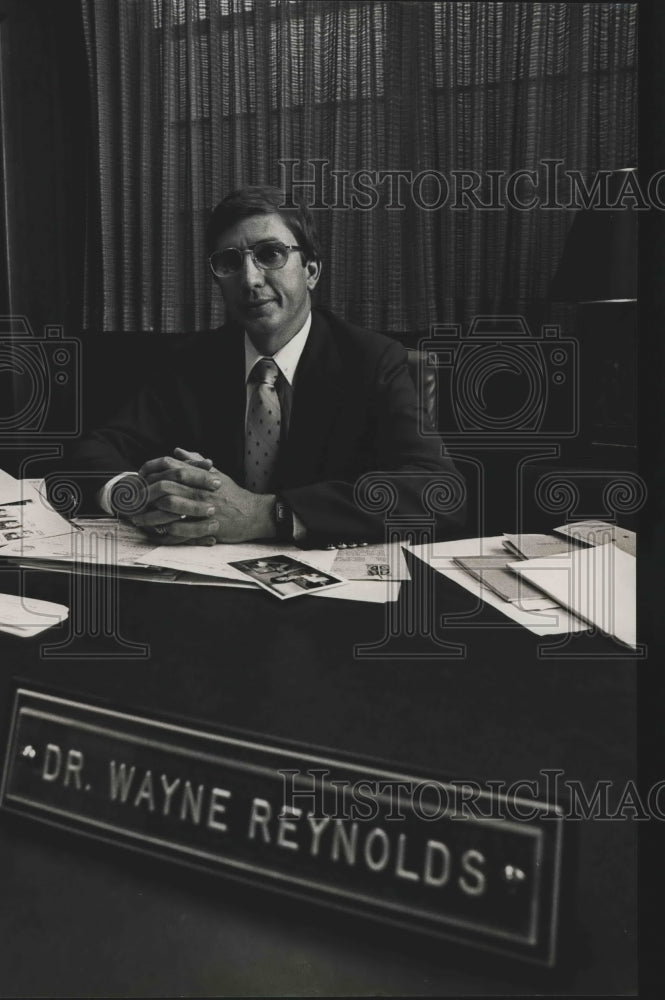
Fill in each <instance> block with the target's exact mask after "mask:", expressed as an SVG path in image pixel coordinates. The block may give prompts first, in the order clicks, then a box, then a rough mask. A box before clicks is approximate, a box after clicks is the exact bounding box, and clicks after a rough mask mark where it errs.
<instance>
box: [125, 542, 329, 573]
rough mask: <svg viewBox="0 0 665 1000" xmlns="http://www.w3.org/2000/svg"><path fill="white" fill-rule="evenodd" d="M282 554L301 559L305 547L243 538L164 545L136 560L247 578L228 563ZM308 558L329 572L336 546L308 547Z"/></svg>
mask: <svg viewBox="0 0 665 1000" xmlns="http://www.w3.org/2000/svg"><path fill="white" fill-rule="evenodd" d="M279 555H289V556H291V557H292V558H294V559H301V558H302V556H303V550H302V549H299V548H298V547H297V546H295V545H278V546H275V545H267V544H265V543H262V542H243V543H242V544H239V545H226V544H223V543H222V544H218V545H174V546H171V545H162V546H160V547H159V548H157V549H153V550H152V552H149V553H147V554H146V555H143V556H141V557H140V558H139V559H137V560H136V561H137V562H138V563H141V564H142V565H147V566H163V567H165V568H166V569H178V570H185V571H186V572H189V573H201V574H203V575H204V576H217V577H221V578H222V579H230V580H241V581H243V582H245V581H246V580H247V577H246V575H245V574H244V573H241V572H240V571H239V570H237V569H234V568H233V566H229V562H239V561H240V560H244V559H268V558H270V557H274V556H279ZM305 555H306V558H307V562H308V563H309V564H310V565H312V566H315V567H316V568H317V569H320V570H323V571H324V572H325V573H329V572H330V570H331V567H332V564H333V562H334V559H335V555H336V550H335V549H332V550H330V549H307V552H306V553H305Z"/></svg>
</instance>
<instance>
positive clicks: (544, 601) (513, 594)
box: [453, 552, 556, 611]
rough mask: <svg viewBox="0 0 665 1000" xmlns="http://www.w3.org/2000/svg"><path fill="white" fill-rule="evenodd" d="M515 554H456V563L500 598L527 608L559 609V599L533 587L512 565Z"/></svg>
mask: <svg viewBox="0 0 665 1000" xmlns="http://www.w3.org/2000/svg"><path fill="white" fill-rule="evenodd" d="M511 560H512V556H510V555H508V553H507V552H504V553H503V555H501V556H488V555H482V556H454V557H453V562H454V563H455V565H456V566H459V568H460V569H463V570H465V571H466V572H467V573H469V574H470V575H471V576H472V577H474V578H475V579H476V580H478V581H479V582H480V583H482V585H483V587H485V588H487V589H489V590H491V591H492V592H493V593H494V594H496V595H497V597H501V598H502V599H503V600H504V601H510V603H511V604H519V606H520V607H521V608H524V609H525V610H527V611H539V610H544V609H545V608H555V607H556V601H553V600H552V599H551V598H547V597H545V595H544V594H543V592H542V590H538V588H537V587H533V586H531V584H529V583H527V581H526V580H524V579H523V578H522V577H520V576H518V575H517V574H516V573H513V571H512V569H510V567H509V563H510V562H511ZM527 602H528V603H527Z"/></svg>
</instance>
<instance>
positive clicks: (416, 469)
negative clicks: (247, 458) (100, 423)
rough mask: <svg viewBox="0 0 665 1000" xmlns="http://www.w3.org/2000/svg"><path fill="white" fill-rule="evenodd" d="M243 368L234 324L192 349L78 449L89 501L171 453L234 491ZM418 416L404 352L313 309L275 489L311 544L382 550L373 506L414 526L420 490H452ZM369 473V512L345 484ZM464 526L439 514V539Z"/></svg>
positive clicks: (457, 516)
mask: <svg viewBox="0 0 665 1000" xmlns="http://www.w3.org/2000/svg"><path fill="white" fill-rule="evenodd" d="M244 363H245V362H244V337H243V333H242V330H240V329H238V328H237V327H234V326H233V325H230V324H229V325H226V326H223V327H221V328H219V329H218V330H216V331H212V332H210V333H206V334H199V335H196V336H195V337H193V338H191V340H190V342H189V343H188V344H187V345H186V347H185V348H184V349H183V350H180V351H178V352H177V353H176V354H175V356H174V358H173V359H172V361H171V362H170V364H169V365H168V366H167V367H166V368H165V369H164V370H163V371H161V372H160V374H159V375H157V376H155V378H154V379H153V380H152V381H151V382H150V383H149V384H147V385H146V386H144V387H143V389H142V390H141V391H140V392H139V393H138V395H137V396H136V397H135V398H134V399H133V400H132V401H131V402H130V403H129V404H128V405H126V406H125V407H124V408H123V409H122V410H121V411H120V412H119V413H118V414H117V415H116V416H115V417H114V418H113V419H111V420H109V421H108V422H107V423H106V425H105V426H104V427H102V428H100V429H98V430H96V431H95V432H94V433H92V434H91V435H90V436H89V437H88V438H86V439H85V440H84V441H82V442H81V444H80V445H79V447H78V450H77V452H76V454H75V455H74V456H73V458H72V462H73V467H74V468H75V469H76V470H77V471H79V472H81V473H83V476H82V478H81V484H82V485H83V486H84V492H85V493H86V495H87V497H88V498H90V497H91V496H92V495H93V494H94V492H95V491H96V490H97V489H99V488H100V487H101V485H103V483H104V482H107V481H108V479H109V478H111V476H113V475H115V474H117V473H119V472H123V471H128V470H136V469H138V468H140V466H141V465H142V464H143V463H144V462H145V461H146V460H147V459H150V458H156V457H158V456H160V455H170V454H172V453H173V450H174V448H176V447H182V448H187V449H189V450H192V451H199V452H201V454H203V455H205V456H206V457H207V458H211V459H212V460H213V463H214V465H215V466H216V467H217V468H218V469H220V470H221V471H223V472H225V473H226V474H227V475H229V476H230V477H231V478H232V479H234V480H235V481H236V482H238V483H241V484H242V483H243V478H244V470H243V451H244V423H245V405H246V389H245V378H244ZM418 414H419V410H418V400H417V394H416V390H415V385H414V383H413V380H412V378H411V376H410V374H409V371H408V368H407V364H406V352H405V350H404V348H403V347H401V345H399V344H398V343H396V342H395V341H393V340H390V339H389V338H387V337H384V336H382V335H381V334H377V333H373V332H371V331H368V330H362V329H360V328H358V327H354V326H351V325H350V324H348V323H345V322H343V321H342V320H340V319H338V318H336V317H335V316H333V315H332V314H331V313H327V312H323V311H321V310H316V309H315V310H314V311H313V314H312V326H311V330H310V333H309V337H308V339H307V343H306V346H305V349H304V351H303V354H302V356H301V359H300V363H299V366H298V370H297V376H296V381H295V386H294V394H293V402H292V409H291V416H290V422H289V429H288V437H287V440H286V442H285V444H284V445H283V450H282V453H281V455H280V459H279V463H278V467H277V470H276V483H275V491H276V492H279V493H280V494H281V495H282V496H283V497H284V499H285V500H286V501H287V503H288V504H289V505H290V506H291V508H292V509H293V510H294V511H295V512H296V514H297V515H298V517H299V518H300V519H301V521H302V522H303V523H304V525H305V526H306V528H307V544H308V545H310V546H315V545H316V546H318V545H321V544H324V543H329V542H340V541H348V540H353V541H359V540H362V539H366V540H375V539H376V540H379V539H381V538H383V537H385V534H384V530H385V527H384V526H385V521H384V515H385V514H386V510H385V505H383V509H380V508H381V507H382V504H381V502H380V501H381V497H385V496H386V495H387V494H386V490H387V491H388V495H390V497H391V498H392V500H391V503H392V511H391V516H394V515H395V514H398V515H403V516H407V517H409V518H412V517H419V518H420V517H421V516H422V515H423V514H424V515H427V513H428V506H427V503H425V505H424V504H423V500H422V491H423V488H424V487H425V486H426V485H427V484H428V483H436V482H440V481H441V480H442V479H444V480H445V479H447V481H448V482H451V481H452V480H451V477H453V478H455V479H456V481H457V482H458V483H459V481H460V480H459V476H458V474H457V473H456V470H455V468H454V466H453V463H452V461H451V459H450V458H449V457H448V456H447V455H446V454H445V449H444V448H443V445H442V442H441V440H440V438H439V437H438V436H437V435H436V434H423V433H421V431H420V429H419V417H418ZM70 468H72V466H71V465H70ZM369 472H375V473H377V476H376V482H377V488H378V489H379V490H380V492H379V493H377V492H376V490H375V491H374V500H373V501H372V499H371V497H370V496H366V497H363V496H361V497H360V498H355V499H354V484H356V482H357V480H358V479H359V477H361V476H362V475H363V474H364V473H369ZM379 484H383V486H380V485H379ZM444 492H445V490H444ZM377 500H378V501H379V508H376V507H375V506H374V504H375V502H376V501H377ZM389 506H390V504H389ZM453 506H455V504H453ZM368 508H369V509H368ZM461 520H462V512H461V509H459V507H458V509H457V510H456V511H451V512H450V513H448V512H439V513H438V514H437V515H436V524H437V528H438V531H437V534H439V535H442V536H443V537H445V536H446V535H450V534H451V533H452V532H454V531H456V530H458V529H459V526H460V524H461ZM405 526H408V525H405Z"/></svg>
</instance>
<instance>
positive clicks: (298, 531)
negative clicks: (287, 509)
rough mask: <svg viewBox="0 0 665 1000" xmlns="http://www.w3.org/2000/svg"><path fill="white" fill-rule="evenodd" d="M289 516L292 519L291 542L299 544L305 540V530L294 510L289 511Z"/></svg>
mask: <svg viewBox="0 0 665 1000" xmlns="http://www.w3.org/2000/svg"><path fill="white" fill-rule="evenodd" d="M291 516H292V517H293V541H294V542H296V544H300V543H301V542H304V541H305V540H306V539H307V528H306V527H305V525H304V524H303V523H302V521H301V520H300V518H299V517H298V515H297V514H296V512H295V511H294V510H292V511H291Z"/></svg>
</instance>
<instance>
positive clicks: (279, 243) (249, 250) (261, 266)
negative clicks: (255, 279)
mask: <svg viewBox="0 0 665 1000" xmlns="http://www.w3.org/2000/svg"><path fill="white" fill-rule="evenodd" d="M261 246H279V247H281V248H282V249H284V250H288V251H289V253H288V254H287V257H286V260H285V261H284V263H283V264H279V265H278V266H277V267H266V266H265V265H264V264H260V263H259V262H258V260H257V259H256V257H255V256H254V251H255V250H256V248H257V247H261ZM225 250H235V251H236V253H239V254H241V256H242V260H241V262H240V267H239V268H238V269H237V271H230V272H229V273H228V274H217V272H216V271H215V269H214V268H213V266H212V258H213V257H214V256H215V254H218V253H224V251H225ZM292 250H300V252H301V253H304V251H303V248H302V247H301V246H299V245H298V244H297V243H282V241H281V240H259V242H258V243H255V244H254V245H253V246H251V247H247V249H246V250H242V249H241V248H240V247H222V248H221V249H219V250H213V252H212V253H211V254H209V256H208V266H209V268H210V270H211V271H212V273H213V275H214V276H215V278H219V279H220V280H221V281H223V280H224V279H225V278H233V277H234V276H235V275H236V274H239V273H240V271H241V270H242V264H243V261H244V258H245V254H249V255H250V256H251V258H252V262H253V263H254V266H255V267H258V268H259V269H260V270H261V271H281V270H282V268H284V267H286V265H287V264H288V262H289V257H290V255H291V251H292Z"/></svg>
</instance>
